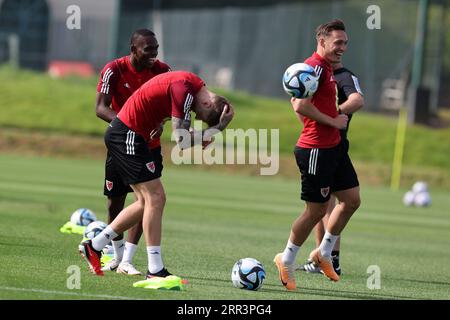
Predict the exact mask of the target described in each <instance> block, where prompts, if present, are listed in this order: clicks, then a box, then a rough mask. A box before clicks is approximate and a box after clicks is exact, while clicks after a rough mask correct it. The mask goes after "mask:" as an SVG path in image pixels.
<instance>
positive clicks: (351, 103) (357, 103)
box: [339, 92, 364, 114]
mask: <svg viewBox="0 0 450 320" xmlns="http://www.w3.org/2000/svg"><path fill="white" fill-rule="evenodd" d="M363 106H364V98H363V96H362V95H361V94H359V93H357V92H354V93H352V94H350V95H349V96H348V98H347V100H346V101H345V102H344V103H342V104H340V105H339V109H340V110H341V112H342V113H345V114H351V113H355V112H356V111H358V110H359V109H361V108H362V107H363Z"/></svg>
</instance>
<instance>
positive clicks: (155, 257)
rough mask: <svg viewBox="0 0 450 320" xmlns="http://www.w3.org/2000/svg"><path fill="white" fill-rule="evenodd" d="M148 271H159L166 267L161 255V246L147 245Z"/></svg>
mask: <svg viewBox="0 0 450 320" xmlns="http://www.w3.org/2000/svg"><path fill="white" fill-rule="evenodd" d="M147 256H148V271H150V273H157V272H159V271H161V270H162V269H163V268H164V264H163V261H162V257H161V246H147Z"/></svg>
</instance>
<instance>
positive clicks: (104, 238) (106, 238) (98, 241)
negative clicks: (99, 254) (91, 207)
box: [92, 225, 117, 251]
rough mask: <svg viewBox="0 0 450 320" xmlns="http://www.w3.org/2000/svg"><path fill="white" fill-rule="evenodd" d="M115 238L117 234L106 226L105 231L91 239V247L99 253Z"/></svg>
mask: <svg viewBox="0 0 450 320" xmlns="http://www.w3.org/2000/svg"><path fill="white" fill-rule="evenodd" d="M115 237H117V233H116V232H115V231H114V230H113V229H112V228H111V227H110V226H109V225H108V226H107V227H106V228H105V230H103V231H102V232H100V234H99V235H98V236H96V237H95V238H94V239H92V247H94V249H95V250H97V251H100V250H102V249H103V248H104V247H105V246H106V245H107V244H108V243H109V242H110V241H111V239H114V238H115Z"/></svg>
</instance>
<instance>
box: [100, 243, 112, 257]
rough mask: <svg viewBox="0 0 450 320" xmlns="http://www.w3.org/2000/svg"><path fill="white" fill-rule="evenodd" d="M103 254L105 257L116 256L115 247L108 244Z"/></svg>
mask: <svg viewBox="0 0 450 320" xmlns="http://www.w3.org/2000/svg"><path fill="white" fill-rule="evenodd" d="M102 253H103V254H104V255H108V256H113V255H114V247H113V246H112V244H107V245H106V246H105V247H104V248H103V250H102Z"/></svg>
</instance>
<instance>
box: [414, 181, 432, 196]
mask: <svg viewBox="0 0 450 320" xmlns="http://www.w3.org/2000/svg"><path fill="white" fill-rule="evenodd" d="M412 191H413V192H414V193H416V194H418V193H421V192H428V185H427V184H426V183H425V182H423V181H417V182H416V183H414V185H413V187H412Z"/></svg>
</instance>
